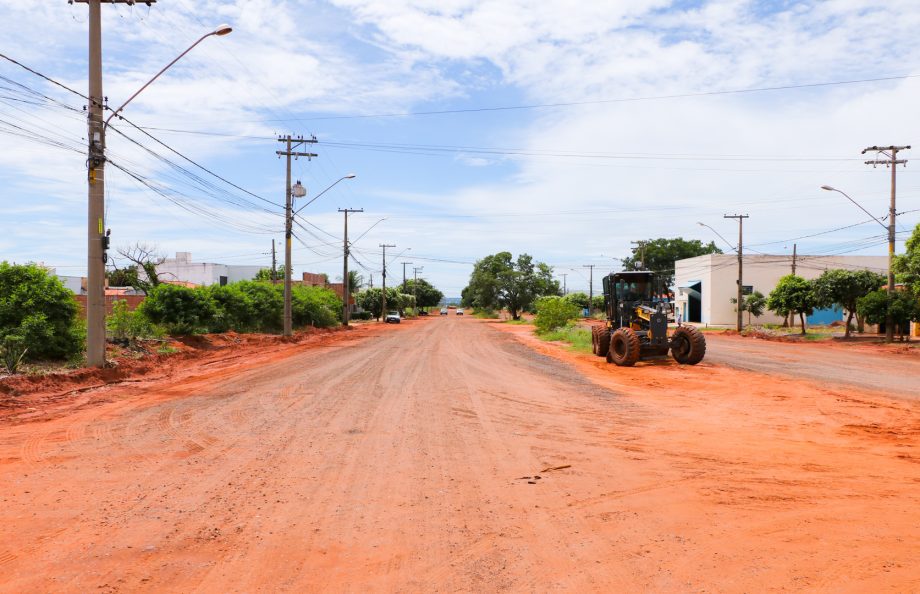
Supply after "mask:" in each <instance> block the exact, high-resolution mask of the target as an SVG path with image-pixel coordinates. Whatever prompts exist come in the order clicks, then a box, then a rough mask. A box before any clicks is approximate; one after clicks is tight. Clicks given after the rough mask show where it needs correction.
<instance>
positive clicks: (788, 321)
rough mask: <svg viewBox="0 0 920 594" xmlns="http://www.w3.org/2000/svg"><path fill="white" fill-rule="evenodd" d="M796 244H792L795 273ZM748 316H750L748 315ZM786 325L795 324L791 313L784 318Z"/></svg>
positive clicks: (793, 271)
mask: <svg viewBox="0 0 920 594" xmlns="http://www.w3.org/2000/svg"><path fill="white" fill-rule="evenodd" d="M797 247H798V244H796V243H793V244H792V274H793V275H795V260H796V248H797ZM748 317H750V316H748ZM786 326H787V327H789V328H792V327H794V326H795V316H794V315H792V313H790V314H789V317H788V318H787V319H786Z"/></svg>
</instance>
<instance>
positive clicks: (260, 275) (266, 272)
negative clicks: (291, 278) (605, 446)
mask: <svg viewBox="0 0 920 594" xmlns="http://www.w3.org/2000/svg"><path fill="white" fill-rule="evenodd" d="M252 280H254V281H262V282H265V281H269V282H270V281H271V280H272V269H271V268H261V269H260V270H259V272H257V273H256V275H255V276H254V277H252ZM275 280H278V281H283V280H284V264H282V265H280V266H278V268H277V269H276V270H275Z"/></svg>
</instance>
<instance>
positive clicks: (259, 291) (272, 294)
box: [228, 281, 293, 332]
mask: <svg viewBox="0 0 920 594" xmlns="http://www.w3.org/2000/svg"><path fill="white" fill-rule="evenodd" d="M228 286H231V285H228ZM232 286H233V287H234V288H235V289H238V290H240V291H241V292H242V293H243V294H244V295H245V296H246V298H247V299H248V301H249V303H248V306H249V311H248V313H247V314H246V317H245V318H244V319H243V323H241V325H240V326H239V327H238V328H237V330H239V331H241V332H246V331H251V332H278V331H280V330H281V327H282V319H281V318H282V316H283V315H284V285H281V284H277V285H272V284H269V283H264V282H257V281H241V282H238V283H233V284H232ZM292 295H293V291H292ZM291 301H292V303H293V298H292V300H291Z"/></svg>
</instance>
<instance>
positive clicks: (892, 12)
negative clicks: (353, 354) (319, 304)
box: [0, 0, 920, 296]
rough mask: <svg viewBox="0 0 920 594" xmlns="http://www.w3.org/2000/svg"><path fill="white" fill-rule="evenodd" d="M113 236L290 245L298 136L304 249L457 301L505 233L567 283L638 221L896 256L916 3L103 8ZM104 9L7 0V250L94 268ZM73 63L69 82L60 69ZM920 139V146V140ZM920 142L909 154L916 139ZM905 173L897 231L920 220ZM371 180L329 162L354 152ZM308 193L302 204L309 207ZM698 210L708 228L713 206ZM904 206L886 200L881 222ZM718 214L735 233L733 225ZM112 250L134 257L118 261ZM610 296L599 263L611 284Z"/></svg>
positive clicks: (521, 1) (773, 244) (204, 247)
mask: <svg viewBox="0 0 920 594" xmlns="http://www.w3.org/2000/svg"><path fill="white" fill-rule="evenodd" d="M222 23H227V24H230V25H231V26H232V27H233V29H234V30H233V32H232V33H231V34H230V35H227V36H223V37H216V36H212V37H209V38H207V39H205V40H204V41H203V42H202V43H201V44H200V45H198V46H197V47H195V48H194V49H193V50H192V51H191V52H189V53H188V54H187V55H186V56H185V57H184V58H182V59H181V60H180V61H179V62H177V63H176V64H175V65H174V66H173V67H171V68H170V69H169V70H168V71H167V72H166V73H165V74H164V75H163V76H162V77H160V78H159V79H158V80H157V81H155V82H154V83H153V84H152V85H151V86H150V87H148V88H147V89H146V90H145V91H144V92H143V93H141V94H140V95H139V96H138V97H137V98H136V99H135V100H134V101H132V102H131V104H130V105H128V106H127V107H126V109H125V110H124V112H123V114H124V116H125V118H126V120H127V121H118V120H113V124H112V126H111V127H110V128H109V132H108V134H107V155H108V159H109V163H108V165H107V167H106V227H107V228H110V229H111V230H112V240H111V241H112V246H113V247H114V248H118V247H127V246H131V245H134V244H137V243H142V244H147V245H151V246H155V247H156V249H157V251H158V252H159V253H161V254H163V255H165V256H173V255H174V254H175V252H191V253H192V258H193V260H194V261H198V262H218V263H225V264H246V265H264V266H266V267H268V266H270V263H271V245H272V240H273V239H274V240H276V242H277V245H278V249H279V259H280V258H281V253H280V250H281V249H282V247H281V246H282V245H283V233H284V219H283V205H284V196H285V162H284V160H282V159H280V158H279V157H278V155H276V151H277V150H280V149H281V148H282V144H281V143H279V142H278V140H277V139H278V137H279V135H286V134H292V135H295V136H297V135H303V136H304V137H307V138H310V137H312V136H315V137H316V139H317V142H316V144H312V145H310V146H309V147H308V150H310V151H312V152H315V153H316V154H318V157H317V158H315V159H309V160H308V159H298V160H295V161H293V162H292V172H293V176H294V179H295V180H301V181H302V183H303V185H304V186H306V187H307V196H306V197H305V198H304V199H302V200H299V201H298V205H302V204H305V203H306V201H308V200H310V199H312V198H314V197H315V196H317V195H318V194H319V193H321V192H323V190H325V189H326V188H328V187H329V186H330V185H332V184H336V185H335V186H334V187H332V188H331V189H329V190H328V191H327V192H325V193H324V194H323V195H322V196H320V197H319V198H317V199H316V201H314V202H312V203H311V204H310V205H308V206H305V207H304V209H303V210H302V211H301V213H300V215H299V216H298V218H297V224H296V225H295V226H294V232H295V235H296V237H295V239H294V243H293V245H294V250H293V263H294V265H293V269H294V272H295V276H299V274H300V273H301V272H304V271H309V272H324V273H327V274H329V276H330V278H331V279H337V278H339V277H341V274H342V235H343V215H342V213H340V212H338V209H340V208H353V209H361V208H363V209H364V212H363V213H355V214H352V215H350V217H349V239H350V241H351V242H352V253H353V256H354V260H353V261H351V262H350V264H349V267H350V268H352V269H357V270H358V271H359V272H360V273H361V274H362V275H363V276H364V278H365V280H366V281H367V280H370V278H371V277H372V278H373V283H374V285H375V286H379V284H380V276H381V270H382V267H383V263H382V254H381V248H380V247H379V245H380V244H395V246H396V247H392V248H388V249H387V260H388V265H387V266H388V268H387V270H388V280H389V282H388V284H392V283H393V281H394V279H395V280H401V279H402V271H403V268H404V267H403V265H402V263H403V262H411V264H407V265H406V267H405V268H406V270H407V272H408V274H409V275H410V276H411V275H412V270H413V268H414V267H421V270H419V272H418V274H419V275H420V276H421V277H422V278H425V279H427V280H428V281H430V282H432V283H433V284H434V285H435V286H437V287H438V288H439V289H441V290H442V291H443V292H444V293H445V295H447V296H459V295H460V291H461V290H462V289H463V287H464V286H465V285H466V283H467V281H468V280H469V275H470V272H471V270H472V265H473V263H474V262H475V261H476V260H477V259H479V258H482V257H484V256H486V255H489V254H493V253H496V252H499V251H510V252H511V253H512V254H514V255H517V254H520V253H528V254H531V255H532V256H533V257H534V258H535V259H536V260H539V261H543V262H546V263H548V264H550V265H551V266H553V267H554V270H555V273H556V275H557V278H559V279H560V280H562V275H563V274H565V275H566V277H565V279H566V285H567V288H568V289H569V291H573V290H585V291H587V289H588V277H589V272H588V270H589V269H588V268H586V267H585V266H586V265H591V264H593V265H595V268H594V271H595V276H596V277H597V276H598V275H599V274H603V273H605V272H608V271H611V270H615V269H617V268H618V267H619V264H620V261H619V258H622V257H625V256H628V255H630V253H631V249H632V244H631V242H632V241H637V240H643V239H651V238H657V237H683V238H685V239H699V240H702V241H704V242H709V241H715V242H716V244H717V245H719V246H720V247H721V248H722V249H723V250H724V251H726V252H728V251H730V250H731V249H732V248H733V247H734V246H735V244H736V243H737V233H738V226H737V222H736V220H734V219H725V218H724V215H726V214H736V213H740V214H747V215H749V217H750V218H748V219H745V221H744V249H745V252H746V253H768V254H791V253H792V250H793V245H794V244H795V245H796V249H797V253H798V254H800V255H804V256H805V257H807V256H808V255H846V254H870V255H884V254H886V253H887V243H886V234H885V230H884V229H882V228H881V226H880V225H879V223H878V222H877V221H873V220H871V219H870V218H869V217H868V216H867V215H866V214H865V213H864V212H863V211H862V210H860V209H859V208H858V207H857V206H855V205H854V204H853V203H851V202H849V201H848V200H847V199H846V198H845V197H844V196H843V195H841V194H839V193H836V192H828V191H822V190H821V189H820V187H821V186H822V185H830V186H833V187H835V188H839V189H840V190H842V191H844V192H846V193H847V194H848V195H849V196H851V197H852V198H853V199H854V200H855V201H857V202H858V203H859V204H860V205H861V206H862V207H864V208H865V209H866V210H868V211H869V212H871V213H873V215H874V216H876V217H877V218H879V219H881V218H883V217H885V216H886V215H887V211H888V204H889V197H890V171H889V170H888V169H887V168H886V167H884V166H881V167H872V166H869V165H866V164H864V161H865V160H867V159H871V158H874V157H875V155H874V154H872V153H870V154H866V155H863V154H861V151H862V150H863V149H864V148H866V147H869V146H876V145H877V146H888V145H910V144H912V143H916V142H918V141H920V133H918V132H920V110H918V109H917V105H918V95H920V47H918V46H917V44H916V43H915V36H916V31H917V30H920V3H918V2H916V0H891V1H889V2H886V3H866V2H863V1H857V0H824V1H812V2H808V1H801V2H794V1H784V0H776V1H773V2H769V1H761V2H755V1H741V0H712V1H704V0H700V1H691V0H679V1H667V0H631V1H629V2H626V1H625V0H619V1H614V0H609V1H602V0H594V1H590V2H577V3H576V2H571V1H562V0H542V1H540V2H534V1H525V0H504V1H492V2H480V1H474V0H437V1H435V0H332V1H328V2H326V1H307V0H303V1H300V0H223V1H221V0H160V1H159V2H156V3H155V4H153V5H152V6H150V7H148V6H146V5H143V4H137V5H134V6H128V5H125V4H106V5H104V6H103V64H104V66H103V68H104V83H103V85H104V93H105V95H106V96H107V97H108V100H109V105H110V107H112V108H115V107H117V106H118V105H120V104H121V103H122V102H123V101H124V100H126V99H127V98H128V97H130V96H131V94H133V93H134V92H135V91H136V90H137V89H139V88H140V87H141V86H143V85H144V83H145V82H147V81H148V80H149V79H150V78H151V77H152V76H153V75H154V74H155V73H156V72H157V71H159V70H160V69H161V68H162V67H163V66H165V65H166V64H167V63H169V62H170V61H171V60H172V59H173V58H175V57H176V56H177V55H179V54H180V53H182V52H183V51H184V50H185V49H186V48H188V47H189V46H190V45H191V44H192V43H194V42H195V40H197V39H198V38H199V37H201V36H202V35H204V34H205V33H207V32H209V31H211V30H213V29H214V28H215V27H216V26H217V25H220V24H222ZM87 27H88V25H87V6H86V4H80V3H75V4H68V2H67V1H66V0H55V1H51V0H46V1H43V2H21V1H20V0H0V54H3V56H6V57H7V58H9V59H12V60H15V61H16V62H19V63H20V64H21V65H23V66H27V67H28V68H30V69H32V70H33V71H35V72H36V73H40V74H41V75H43V76H44V77H46V78H42V77H40V76H37V75H36V74H34V73H32V72H30V71H28V70H26V69H25V68H23V67H22V66H20V65H17V64H15V63H13V62H11V61H10V60H8V59H3V58H0V77H2V78H0V221H2V222H0V260H8V261H11V262H29V261H31V262H40V263H44V264H45V265H48V266H52V267H54V268H55V269H56V271H57V272H58V273H59V274H66V275H77V276H79V275H84V274H85V271H86V241H87V240H86V228H87V221H86V216H87V215H86V203H87V184H86V168H85V167H86V163H85V161H86V154H85V151H86V120H85V113H84V111H83V107H84V106H85V104H86V100H85V99H84V98H83V97H81V96H80V95H85V94H86V93H87V71H88V65H87V63H88V60H87ZM48 79H50V81H55V82H56V83H60V84H59V85H58V84H54V83H53V82H50V81H49V80H48ZM918 148H920V147H918ZM915 152H916V150H915V151H910V150H907V151H904V152H903V153H901V156H902V157H903V158H906V159H908V160H909V161H910V160H911V159H912V157H913V154H915ZM918 170H920V162H908V164H907V166H906V167H899V168H898V172H897V175H898V178H897V188H898V192H897V200H898V203H897V204H898V209H897V210H898V212H899V213H903V214H899V215H898V219H897V222H898V226H897V232H898V233H897V237H898V243H897V250H898V251H899V252H900V251H902V250H903V242H904V240H905V239H907V237H909V235H910V232H911V230H912V229H913V228H914V227H915V226H916V225H917V224H918V222H920V178H918V176H917V172H918ZM352 173H353V174H355V176H356V177H355V178H354V179H346V180H343V181H341V182H339V183H336V182H337V180H339V179H340V178H342V177H343V176H346V175H348V174H352ZM297 207H299V206H297V205H295V208H297ZM700 223H703V224H705V225H707V226H704V225H700ZM885 224H887V222H885ZM719 235H721V236H723V237H724V238H725V239H724V240H723V239H722V238H721V237H719ZM111 255H112V256H115V261H114V263H115V264H116V265H124V264H125V261H124V260H121V259H119V258H118V257H117V254H115V253H114V250H113V252H112V254H111ZM594 287H595V291H597V290H598V289H599V282H598V281H597V279H596V278H595V282H594Z"/></svg>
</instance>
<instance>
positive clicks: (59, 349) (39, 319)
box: [0, 262, 86, 360]
mask: <svg viewBox="0 0 920 594" xmlns="http://www.w3.org/2000/svg"><path fill="white" fill-rule="evenodd" d="M77 312H78V306H77V302H76V300H75V299H74V296H73V293H71V292H70V291H69V290H67V288H66V287H64V285H63V284H62V283H61V281H60V280H58V278H57V277H55V276H53V275H50V274H48V271H46V270H45V269H44V268H41V267H39V266H36V265H34V264H25V265H16V264H9V263H8V262H2V263H0V342H2V343H3V344H7V343H6V338H7V337H8V336H12V337H14V338H13V339H12V342H11V343H10V344H13V343H15V344H17V345H21V346H22V348H24V349H28V350H27V352H26V355H25V358H26V359H29V360H36V359H70V358H72V357H74V356H75V355H77V354H78V353H79V352H80V351H82V350H83V344H84V340H85V334H86V330H85V325H84V324H83V322H82V320H80V319H79V317H78V316H77ZM4 348H6V347H4ZM17 348H18V347H17Z"/></svg>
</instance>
